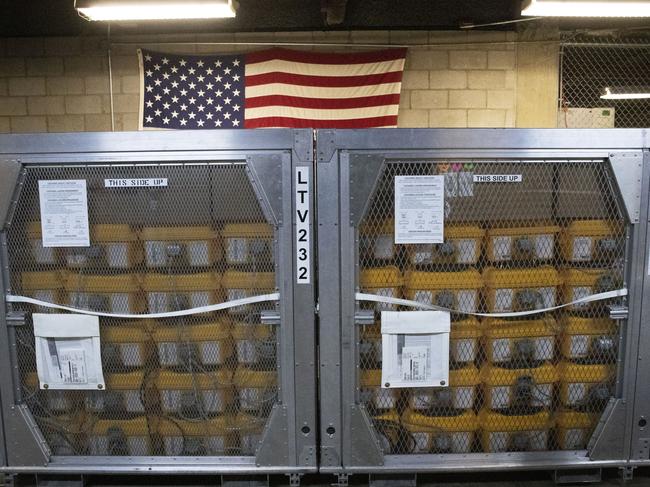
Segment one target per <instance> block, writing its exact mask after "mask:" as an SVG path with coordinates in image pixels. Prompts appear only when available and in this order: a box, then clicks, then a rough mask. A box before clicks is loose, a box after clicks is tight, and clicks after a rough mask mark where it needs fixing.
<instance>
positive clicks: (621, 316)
mask: <svg viewBox="0 0 650 487" xmlns="http://www.w3.org/2000/svg"><path fill="white" fill-rule="evenodd" d="M627 314H628V309H627V306H622V305H620V304H610V305H609V317H610V318H611V319H612V320H625V319H627Z"/></svg>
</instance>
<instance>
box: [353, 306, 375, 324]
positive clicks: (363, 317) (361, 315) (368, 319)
mask: <svg viewBox="0 0 650 487" xmlns="http://www.w3.org/2000/svg"><path fill="white" fill-rule="evenodd" d="M354 324H355V325H374V324H375V312H374V311H373V310H371V309H358V310H357V312H356V313H354Z"/></svg>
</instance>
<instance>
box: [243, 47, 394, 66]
mask: <svg viewBox="0 0 650 487" xmlns="http://www.w3.org/2000/svg"><path fill="white" fill-rule="evenodd" d="M245 56H246V64H253V63H262V62H265V61H274V60H282V61H291V62H294V63H307V64H366V63H378V62H382V61H394V60H396V59H402V58H404V57H406V48H403V49H386V50H383V51H372V52H355V53H324V52H308V51H293V50H290V49H282V48H280V47H275V48H273V49H267V50H265V51H258V52H251V53H248V54H246V55H245Z"/></svg>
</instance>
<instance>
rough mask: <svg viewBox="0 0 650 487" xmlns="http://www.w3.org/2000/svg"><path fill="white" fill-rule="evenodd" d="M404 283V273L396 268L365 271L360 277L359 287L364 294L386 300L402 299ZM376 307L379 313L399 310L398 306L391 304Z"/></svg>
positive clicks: (387, 267) (380, 304)
mask: <svg viewBox="0 0 650 487" xmlns="http://www.w3.org/2000/svg"><path fill="white" fill-rule="evenodd" d="M403 282H404V280H403V279H402V273H401V272H400V270H399V269H398V268H397V267H395V266H386V267H374V268H371V269H364V270H362V271H361V273H360V275H359V286H360V287H361V291H362V292H364V293H369V294H377V295H379V296H383V297H386V298H401V297H402V294H401V288H402V284H403ZM374 306H375V309H376V310H377V311H389V310H395V309H397V305H395V304H390V303H375V304H374Z"/></svg>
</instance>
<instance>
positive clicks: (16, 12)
mask: <svg viewBox="0 0 650 487" xmlns="http://www.w3.org/2000/svg"><path fill="white" fill-rule="evenodd" d="M73 5H74V0H26V1H25V0H22V1H21V0H0V9H1V10H0V11H1V12H2V15H1V16H0V37H14V36H78V35H91V34H94V33H104V32H105V29H106V27H105V25H102V24H99V23H91V22H87V21H86V20H83V19H81V18H80V17H79V16H78V15H77V13H76V11H75V10H74V6H73ZM519 12H520V0H272V1H269V0H239V10H238V13H237V17H236V18H235V19H227V20H218V21H214V20H212V21H199V22H178V21H174V22H156V23H155V24H146V23H145V24H141V25H133V24H131V25H113V26H112V29H113V32H114V33H186V32H193V33H215V32H255V31H300V30H348V29H428V30H454V29H458V27H459V26H460V25H461V24H462V23H473V24H485V23H491V22H500V21H505V20H513V19H517V18H520V16H519ZM327 13H329V14H330V15H329V20H330V24H333V25H328V22H327V18H328V15H327ZM337 17H338V18H337ZM341 19H342V22H340V23H338V21H339V20H341ZM516 25H517V24H507V25H504V26H497V27H490V28H492V29H494V28H502V29H514V28H515V26H516ZM643 26H646V27H647V26H648V20H647V19H642V20H631V19H626V20H617V21H613V20H611V19H609V20H594V19H589V20H586V19H571V20H563V21H561V23H560V27H561V28H564V29H567V30H572V29H577V28H616V27H643Z"/></svg>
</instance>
